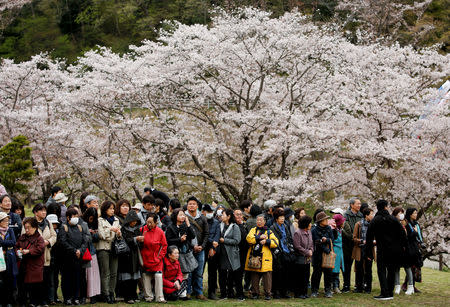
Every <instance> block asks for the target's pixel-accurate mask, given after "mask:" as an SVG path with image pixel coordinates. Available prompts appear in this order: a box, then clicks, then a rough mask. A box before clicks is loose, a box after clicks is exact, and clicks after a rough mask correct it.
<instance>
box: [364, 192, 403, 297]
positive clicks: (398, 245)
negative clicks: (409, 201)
mask: <svg viewBox="0 0 450 307" xmlns="http://www.w3.org/2000/svg"><path fill="white" fill-rule="evenodd" d="M376 204H377V209H378V212H377V214H376V215H375V217H374V218H373V220H372V221H371V222H370V224H369V228H368V229H367V234H366V246H365V254H366V257H367V259H368V260H372V259H373V240H374V239H375V240H376V242H377V271H378V280H379V281H380V288H381V294H380V295H378V296H375V297H374V298H375V299H376V300H392V299H393V298H394V279H395V272H396V270H397V269H398V268H399V266H400V262H401V261H402V259H403V256H404V252H405V248H406V234H405V231H404V230H403V227H402V225H401V224H400V222H399V221H398V220H397V219H396V218H395V217H393V216H392V215H390V214H389V212H388V211H387V207H388V202H387V201H386V200H384V199H380V200H378V201H377V202H376Z"/></svg>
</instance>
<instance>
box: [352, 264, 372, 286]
mask: <svg viewBox="0 0 450 307" xmlns="http://www.w3.org/2000/svg"><path fill="white" fill-rule="evenodd" d="M355 268H356V281H355V288H356V289H358V290H365V291H372V261H370V260H367V259H361V261H355Z"/></svg>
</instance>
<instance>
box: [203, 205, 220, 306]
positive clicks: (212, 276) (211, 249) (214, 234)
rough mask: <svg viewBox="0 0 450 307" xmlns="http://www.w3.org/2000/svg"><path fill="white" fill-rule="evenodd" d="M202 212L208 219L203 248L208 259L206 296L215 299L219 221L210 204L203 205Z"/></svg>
mask: <svg viewBox="0 0 450 307" xmlns="http://www.w3.org/2000/svg"><path fill="white" fill-rule="evenodd" d="M202 212H203V214H204V216H205V217H206V219H207V221H208V228H209V237H208V242H207V243H206V248H205V252H206V253H207V255H206V257H207V261H208V298H209V299H210V300H216V299H217V296H216V290H217V270H218V269H219V258H218V255H217V253H216V247H217V246H218V245H219V239H220V223H219V221H218V220H217V219H215V218H214V209H213V208H212V207H211V206H210V205H208V204H205V205H203V207H202ZM205 262H206V261H205ZM203 270H204V269H203Z"/></svg>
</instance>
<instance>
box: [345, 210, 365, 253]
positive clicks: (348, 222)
mask: <svg viewBox="0 0 450 307" xmlns="http://www.w3.org/2000/svg"><path fill="white" fill-rule="evenodd" d="M344 217H345V223H344V228H343V230H342V243H343V244H342V245H343V246H342V247H343V250H344V255H345V256H346V257H351V255H352V250H353V229H355V225H356V223H358V222H359V221H361V219H362V218H363V215H362V213H361V212H360V211H358V213H356V214H355V213H353V211H352V210H350V209H348V210H347V211H345V213H344Z"/></svg>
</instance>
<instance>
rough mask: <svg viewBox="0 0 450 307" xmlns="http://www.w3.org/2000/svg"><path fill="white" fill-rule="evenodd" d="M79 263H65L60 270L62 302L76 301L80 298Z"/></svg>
mask: <svg viewBox="0 0 450 307" xmlns="http://www.w3.org/2000/svg"><path fill="white" fill-rule="evenodd" d="M80 284H81V263H79V262H76V263H70V264H69V263H67V264H66V265H65V266H63V268H62V276H61V289H62V293H63V296H64V300H65V301H67V300H78V299H79V298H80Z"/></svg>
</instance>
